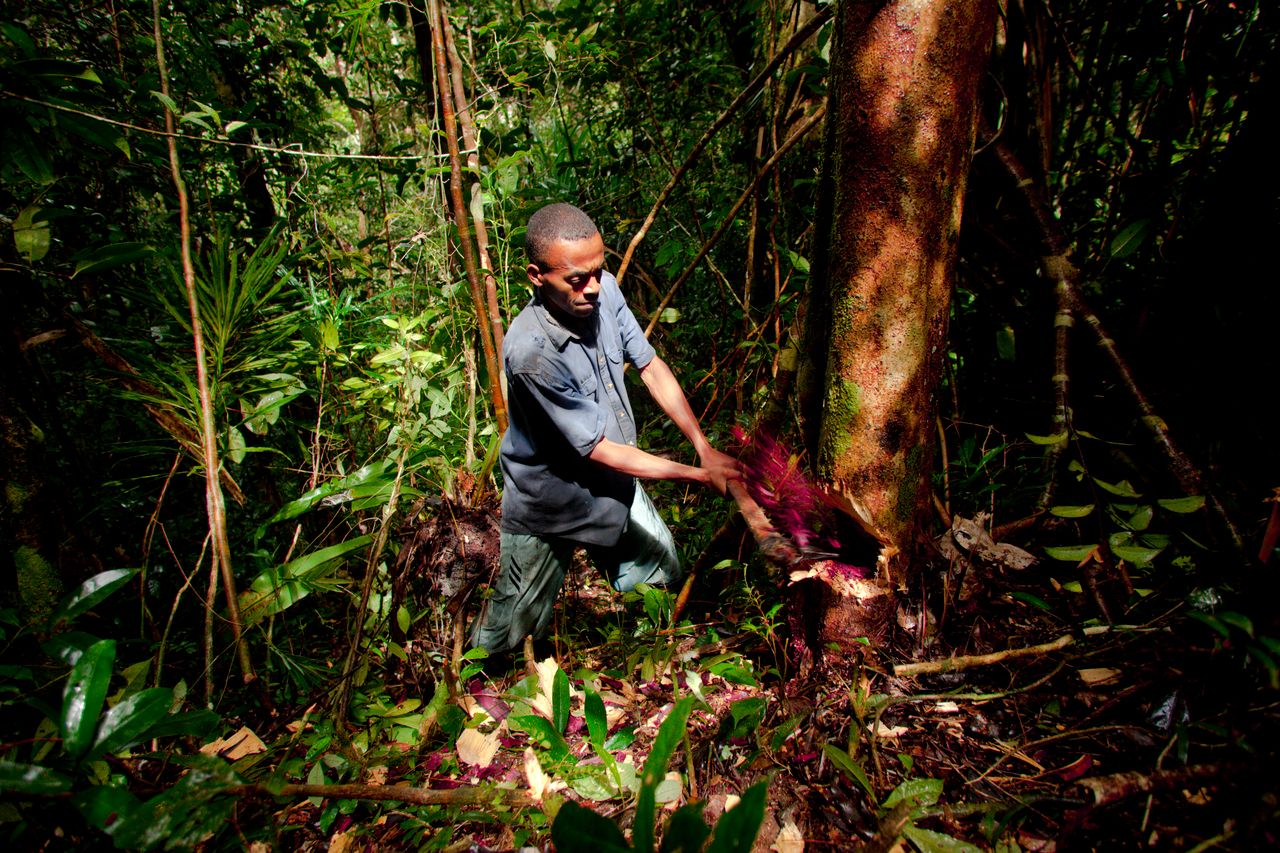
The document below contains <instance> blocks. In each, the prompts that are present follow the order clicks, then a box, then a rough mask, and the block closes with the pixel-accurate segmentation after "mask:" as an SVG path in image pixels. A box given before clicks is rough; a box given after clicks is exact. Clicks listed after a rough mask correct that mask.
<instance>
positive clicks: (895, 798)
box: [880, 779, 942, 809]
mask: <svg viewBox="0 0 1280 853" xmlns="http://www.w3.org/2000/svg"><path fill="white" fill-rule="evenodd" d="M941 796H942V780H941V779H908V780H907V781H905V782H903V783H902V784H901V785H899V786H898V787H896V788H894V789H893V793H891V794H889V796H888V798H887V799H885V801H884V802H883V803H881V804H880V808H882V809H891V808H893V807H894V806H896V805H897V804H898V803H900V802H902V801H903V800H914V801H915V802H916V804H917V805H921V806H931V805H933V804H934V803H936V802H937V801H938V798H939V797H941Z"/></svg>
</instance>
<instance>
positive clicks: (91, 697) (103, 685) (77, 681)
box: [61, 640, 116, 758]
mask: <svg viewBox="0 0 1280 853" xmlns="http://www.w3.org/2000/svg"><path fill="white" fill-rule="evenodd" d="M115 661H116V641H115V640H99V641H98V642H96V643H94V644H93V645H92V646H90V647H89V648H88V649H86V650H85V652H84V654H82V655H81V656H80V659H79V660H77V661H76V664H75V666H73V667H72V668H71V675H70V676H68V678H67V685H66V687H65V688H64V689H63V691H62V720H61V726H62V739H63V740H62V744H63V747H64V748H65V749H66V751H67V754H68V755H70V756H71V757H73V758H79V757H80V756H81V755H83V754H84V751H85V750H87V749H88V748H89V746H90V745H91V744H92V743H93V733H94V731H95V730H96V729H97V727H98V715H99V714H101V713H102V703H103V702H105V701H106V698H107V687H108V685H109V684H110V683H111V667H112V666H113V665H114V664H115Z"/></svg>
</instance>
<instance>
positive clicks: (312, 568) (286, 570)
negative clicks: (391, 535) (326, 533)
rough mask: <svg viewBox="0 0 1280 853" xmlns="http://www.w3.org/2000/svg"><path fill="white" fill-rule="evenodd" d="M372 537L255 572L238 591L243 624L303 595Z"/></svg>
mask: <svg viewBox="0 0 1280 853" xmlns="http://www.w3.org/2000/svg"><path fill="white" fill-rule="evenodd" d="M372 541H373V534H365V535H364V536H357V537H356V538H354V539H349V540H347V541H346V542H340V543H338V544H337V545H330V546H329V547H328V548H321V549H320V550H319V551H313V552H311V553H310V554H306V555H305V556H302V557H298V558H297V559H294V560H290V561H289V562H287V563H285V564H284V565H283V566H276V567H273V568H270V569H268V570H267V571H265V572H263V573H262V574H260V575H258V576H257V577H256V578H254V580H253V583H252V584H250V585H249V588H248V589H247V590H245V591H244V592H242V593H240V616H241V618H242V619H243V620H244V624H245V626H246V627H247V626H250V625H256V624H257V623H258V622H261V621H262V620H263V619H265V618H266V617H268V616H270V615H272V614H274V613H279V612H281V611H283V610H285V609H287V608H289V607H292V606H293V605H294V604H297V603H298V602H299V601H301V600H302V599H304V598H306V597H307V596H308V595H310V594H311V592H312V591H313V590H314V589H316V588H318V584H319V583H320V582H321V581H323V580H324V579H325V578H327V577H328V576H329V575H331V574H333V572H334V571H336V570H337V568H338V566H340V565H341V564H342V562H343V561H344V560H345V559H346V557H347V555H348V554H350V553H352V552H353V551H358V550H360V549H361V548H364V547H365V546H367V545H368V544H369V543H370V542H372Z"/></svg>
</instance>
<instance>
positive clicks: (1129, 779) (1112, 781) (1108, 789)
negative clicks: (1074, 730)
mask: <svg viewBox="0 0 1280 853" xmlns="http://www.w3.org/2000/svg"><path fill="white" fill-rule="evenodd" d="M1231 769H1232V768H1229V767H1225V766H1224V765H1221V764H1196V765H1193V766H1191V767H1178V768H1175V769H1173V770H1157V771H1156V772H1155V773H1112V774H1111V775H1110V776H1094V777H1093V778H1091V779H1081V780H1079V781H1078V782H1076V784H1077V785H1079V786H1080V787H1082V788H1084V789H1086V790H1087V791H1089V792H1090V793H1091V794H1093V805H1094V806H1105V805H1107V804H1108V803H1114V802H1117V801H1119V800H1124V799H1128V798H1129V797H1136V796H1138V795H1139V794H1151V793H1154V792H1156V791H1165V790H1168V789H1170V788H1178V787H1181V786H1182V785H1187V784H1189V783H1192V782H1196V781H1198V780H1200V779H1221V778H1223V775H1224V774H1226V773H1228V772H1230V770H1231Z"/></svg>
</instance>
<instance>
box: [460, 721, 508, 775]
mask: <svg viewBox="0 0 1280 853" xmlns="http://www.w3.org/2000/svg"><path fill="white" fill-rule="evenodd" d="M455 747H456V748H457V750H458V760H459V761H461V762H462V763H463V764H472V765H475V766H476V767H488V766H489V765H490V764H492V763H493V757H494V756H495V755H497V754H498V735H497V733H496V732H494V733H493V734H485V733H484V732H482V731H480V730H479V729H463V730H462V734H460V735H458V742H457V743H456V744H455Z"/></svg>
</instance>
